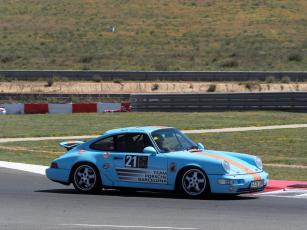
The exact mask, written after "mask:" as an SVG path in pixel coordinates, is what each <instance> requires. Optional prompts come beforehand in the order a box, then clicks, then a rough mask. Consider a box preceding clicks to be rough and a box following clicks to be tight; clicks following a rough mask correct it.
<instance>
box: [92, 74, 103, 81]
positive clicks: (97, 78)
mask: <svg viewBox="0 0 307 230" xmlns="http://www.w3.org/2000/svg"><path fill="white" fill-rule="evenodd" d="M93 81H94V82H101V77H100V76H99V75H94V76H93Z"/></svg>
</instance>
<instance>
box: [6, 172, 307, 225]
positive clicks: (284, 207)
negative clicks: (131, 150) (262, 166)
mask: <svg viewBox="0 0 307 230" xmlns="http://www.w3.org/2000/svg"><path fill="white" fill-rule="evenodd" d="M306 226H307V199H293V198H292V199H291V198H283V197H266V196H254V195H248V196H239V197H220V196H213V197H210V198H208V199H201V200H191V199H187V198H184V197H182V196H180V195H172V194H169V193H162V192H129V193H124V192H120V191H117V190H108V191H102V192H101V193H100V194H98V195H82V194H78V193H76V192H75V190H74V189H73V188H72V187H71V186H70V187H67V186H64V185H60V184H56V183H54V182H51V181H49V180H48V179H46V177H45V176H43V175H38V174H33V173H28V172H22V171H16V170H12V169H6V168H0V229H1V230H6V229H17V230H18V229H26V230H30V229H31V230H35V229H61V230H62V229H64V230H67V229H213V230H214V229H227V230H230V229H236V230H240V229H242V230H243V229H244V230H248V229H278V230H280V229H304V230H305V229H306Z"/></svg>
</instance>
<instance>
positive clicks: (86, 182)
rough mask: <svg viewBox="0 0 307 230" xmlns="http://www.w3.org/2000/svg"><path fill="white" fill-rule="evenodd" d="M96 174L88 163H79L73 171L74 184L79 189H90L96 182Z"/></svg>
mask: <svg viewBox="0 0 307 230" xmlns="http://www.w3.org/2000/svg"><path fill="white" fill-rule="evenodd" d="M96 180H97V176H96V172H95V170H94V169H93V168H92V167H91V166H90V165H80V166H79V167H78V168H77V169H76V170H75V173H74V182H75V183H74V184H75V185H76V187H77V188H78V189H79V190H81V191H85V192H86V191H90V190H91V189H92V188H93V187H94V186H95V184H96Z"/></svg>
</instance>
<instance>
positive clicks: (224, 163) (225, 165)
mask: <svg viewBox="0 0 307 230" xmlns="http://www.w3.org/2000/svg"><path fill="white" fill-rule="evenodd" d="M222 166H223V168H224V170H225V172H226V173H230V164H229V163H228V161H223V163H222Z"/></svg>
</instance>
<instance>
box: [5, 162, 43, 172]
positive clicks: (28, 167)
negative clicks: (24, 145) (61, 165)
mask: <svg viewBox="0 0 307 230" xmlns="http://www.w3.org/2000/svg"><path fill="white" fill-rule="evenodd" d="M0 168H8V169H15V170H19V171H25V172H30V173H36V174H40V175H45V171H46V169H47V168H48V167H47V166H44V165H34V164H24V163H15V162H8V161H0Z"/></svg>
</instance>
